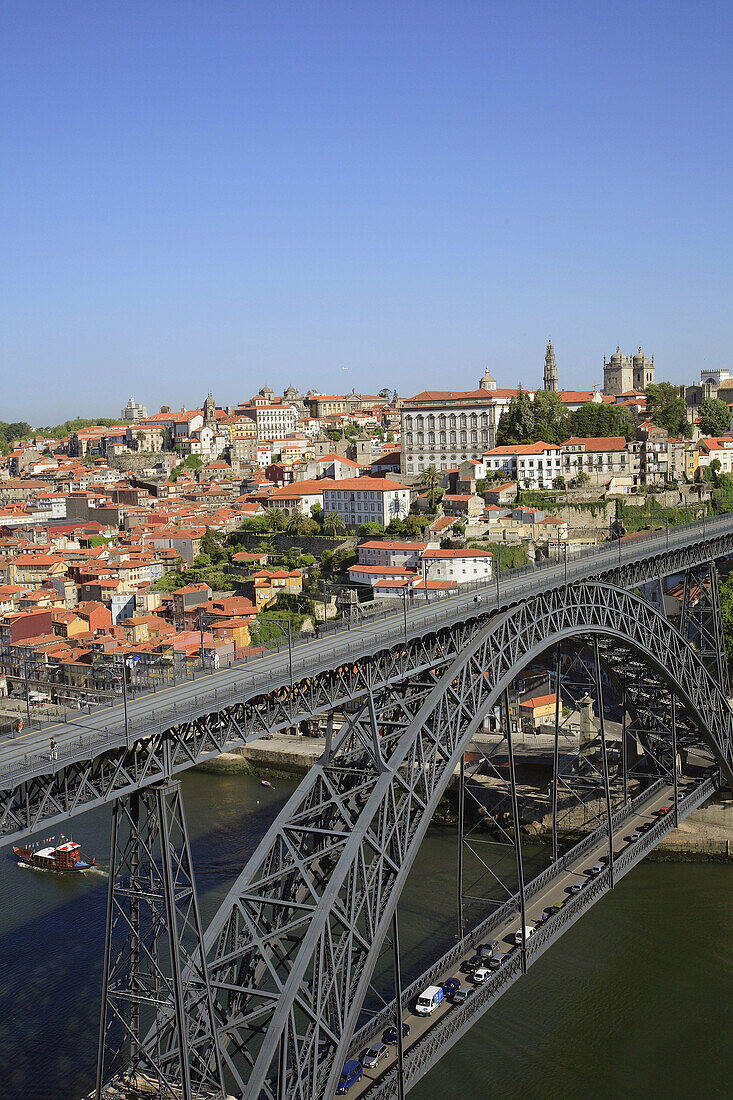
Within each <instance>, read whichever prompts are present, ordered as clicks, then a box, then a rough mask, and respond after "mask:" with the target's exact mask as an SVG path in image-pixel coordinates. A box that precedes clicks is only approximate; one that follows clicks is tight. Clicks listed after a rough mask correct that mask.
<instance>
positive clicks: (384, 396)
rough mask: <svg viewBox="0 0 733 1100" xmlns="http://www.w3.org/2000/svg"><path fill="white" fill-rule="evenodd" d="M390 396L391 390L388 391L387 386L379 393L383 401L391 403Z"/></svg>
mask: <svg viewBox="0 0 733 1100" xmlns="http://www.w3.org/2000/svg"><path fill="white" fill-rule="evenodd" d="M389 395H390V390H389V389H387V387H386V386H385V387H384V389H381V390H380V391H379V396H380V397H381V398H382V401H389Z"/></svg>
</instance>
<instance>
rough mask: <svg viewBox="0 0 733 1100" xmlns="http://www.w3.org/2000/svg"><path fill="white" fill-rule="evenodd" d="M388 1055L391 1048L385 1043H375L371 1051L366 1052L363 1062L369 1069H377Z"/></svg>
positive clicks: (363, 1055)
mask: <svg viewBox="0 0 733 1100" xmlns="http://www.w3.org/2000/svg"><path fill="white" fill-rule="evenodd" d="M388 1054H389V1047H388V1046H386V1044H385V1043H373V1044H372V1046H370V1047H369V1050H365V1051H364V1053H363V1054H362V1057H361V1060H362V1063H363V1064H364V1065H365V1066H366V1068H367V1069H376V1068H377V1066H378V1065H379V1063H380V1062H381V1061H382V1060H383V1059H384V1058H386V1057H387V1055H388Z"/></svg>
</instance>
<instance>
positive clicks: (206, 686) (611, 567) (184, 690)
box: [0, 515, 733, 844]
mask: <svg viewBox="0 0 733 1100" xmlns="http://www.w3.org/2000/svg"><path fill="white" fill-rule="evenodd" d="M732 554H733V515H726V516H720V517H718V518H717V519H711V520H705V521H701V522H700V521H698V522H696V523H692V524H687V525H684V526H680V527H676V528H672V529H671V530H666V531H665V530H662V531H659V532H655V533H654V534H651V533H650V534H648V535H646V536H641V537H639V538H635V539H633V540H631V541H629V542H628V543H626V544H624V543H621V544H619V543H618V542H615V543H609V544H607V545H605V546H603V547H601V548H599V549H595V550H593V551H589V552H586V553H584V554H582V555H578V556H575V557H571V558H569V559H568V560H567V562H564V561H560V562H550V563H548V564H547V565H541V566H536V567H535V566H527V567H523V568H522V569H519V570H512V571H511V573H510V574H508V575H506V576H504V577H503V578H502V579H500V580H499V581H498V583H497V580H496V579H494V580H492V581H490V582H487V583H486V584H484V585H482V586H481V587H480V588H474V587H472V588H471V589H470V590H469V591H466V590H463V591H462V592H460V593H459V594H458V595H455V596H449V597H445V598H442V599H439V600H435V599H433V600H429V601H426V602H424V603H422V602H421V603H417V602H416V603H415V604H413V605H412V606H408V607H406V608H403V607H402V605H401V604H400V605H398V606H397V607H396V609H395V611H393V612H392V611H389V612H386V613H384V615H383V616H381V617H380V618H378V619H369V620H365V621H363V622H362V623H360V624H358V625H355V626H351V627H350V628H347V627H345V626H342V627H341V628H340V629H337V630H334V631H330V632H328V633H327V634H326V635H325V636H321V637H320V638H318V639H315V638H314V639H312V640H309V641H307V642H306V641H301V642H300V643H299V644H297V645H294V647H293V658H292V677H293V681H294V682H296V683H297V682H298V681H299V680H302V679H305V678H313V677H317V676H318V675H319V674H320V673H323V672H325V671H328V670H333V669H334V668H338V667H339V666H341V665H343V664H344V663H345V662H348V663H349V664H350V663H351V662H357V661H358V660H359V658H360V657H363V656H366V655H368V654H370V653H374V652H376V651H377V650H379V649H384V648H385V647H387V646H389V645H391V644H394V643H396V642H397V643H398V642H399V641H400V640H401V639H402V638H403V637H405V638H406V639H408V640H411V639H417V638H420V637H422V636H423V635H425V634H426V633H429V632H430V631H431V630H435V629H436V628H437V627H441V626H448V625H450V624H451V623H452V622H458V621H460V620H465V619H470V618H474V617H475V616H477V615H479V614H485V613H486V611H487V610H488V611H491V610H494V609H498V608H502V607H506V606H509V605H511V604H513V603H517V602H520V601H522V600H525V599H528V598H531V597H532V596H535V595H537V594H538V593H540V592H542V591H545V590H548V589H552V588H557V587H559V586H562V585H563V584H564V583H566V582H567V583H568V584H572V583H574V582H578V581H582V580H586V579H588V578H592V577H600V576H603V577H605V578H606V579H608V580H611V581H612V582H615V583H619V584H625V585H626V586H634V585H638V584H641V583H643V582H644V581H645V580H649V579H654V578H657V577H660V576H662V575H664V574H665V573H666V574H670V573H672V572H676V571H678V570H680V569H683V568H685V567H686V566H691V565H694V564H697V563H698V562H703V561H708V560H710V559H711V558H717V557H721V556H727V555H732ZM477 592H479V593H480V594H481V601H482V603H481V606H477V605H476V603H475V602H474V598H475V595H476V593H477ZM290 676H291V673H290V663H289V658H288V652H287V649H286V648H284V647H283V648H281V649H280V650H279V651H277V652H274V653H270V654H268V655H265V656H262V657H260V658H257V659H255V660H250V661H248V662H245V663H239V664H237V665H233V666H232V667H230V668H228V669H223V670H220V671H218V672H215V673H212V674H211V675H209V676H201V677H198V678H196V679H195V680H193V681H191V680H185V681H183V682H181V683H178V684H175V685H171V686H170V687H168V688H164V689H162V690H159V691H156V692H155V693H152V692H148V693H146V694H144V695H139V696H136V697H135V698H131V699H130V700H129V702H128V731H127V736H126V729H125V715H124V708H123V706H122V704H121V703H120V704H117V705H115V706H111V707H108V708H106V709H103V710H98V711H95V712H92V714H91V715H89V716H86V717H79V718H78V719H75V720H73V721H69V722H60V723H57V724H55V725H51V726H44V727H42V728H41V729H32V730H27V731H25V732H24V733H23V734H21V735H19V736H16V737H11V738H7V739H6V740H5V741H3V742H2V743H1V744H0V789H2V788H5V789H6V790H9V789H13V788H16V787H17V786H18V784H20V783H22V782H24V781H26V780H31V779H33V778H35V777H41V776H48V775H49V774H50V773H55V772H59V771H61V770H63V768H64V767H66V766H67V765H70V764H73V763H79V762H86V761H92V760H96V759H99V758H100V757H104V756H105V754H106V753H108V752H109V751H110V750H114V749H117V750H119V749H120V748H123V747H124V746H125V745H126V744H127V743H128V741H127V737H129V743H130V744H132V743H133V742H135V741H144V740H145V739H146V738H153V737H155V736H156V735H158V734H160V732H161V731H165V730H166V729H169V728H172V727H173V726H176V725H180V724H181V723H184V722H189V721H193V720H195V719H196V718H200V717H202V716H205V715H206V714H208V713H213V712H215V711H220V710H222V709H223V708H225V707H227V706H228V705H231V704H233V703H237V702H242V701H247V700H249V699H254V698H256V697H258V696H262V695H263V693H267V692H272V691H274V690H276V689H278V688H282V687H287V686H288V685H289V684H290ZM303 717H307V714H305V713H304V715H303ZM283 724H284V723H283ZM259 736H262V731H260V732H258V733H256V734H253V735H252V736H251V737H243V736H241V735H238V734H236V733H231V734H230V735H228V736H227V739H226V743H225V744H222V745H221V746H220V747H217V749H216V750H211V749H209V750H208V751H206V752H203V753H200V754H199V755H196V754H195V753H191V754H190V757H189V758H188V759H186V760H185V761H183V762H178V763H177V765H176V766H175V767H174V768H173V771H175V772H177V771H180V770H182V769H183V768H184V767H190V766H193V765H194V764H196V763H199V762H201V761H202V760H204V759H207V758H210V757H212V756H215V755H217V754H218V752H220V751H225V750H231V749H234V748H237V747H239V746H241V745H242V744H243V743H244V742H245V741H247V740H253V739H254V738H255V737H259ZM51 737H53V738H54V739H55V740H56V742H57V746H58V749H57V753H58V758H57V760H56V761H51V759H50V748H49V745H50V738H51ZM148 781H149V780H148ZM89 804H90V803H89V802H88V801H87V802H84V804H83V805H79V807H78V808H77V809H76V810H75V811H74V812H80V811H81V810H83V809H86V808H88V806H89ZM68 816H69V812H68V810H67V811H66V812H65V814H64V815H61V817H68ZM52 820H55V819H52ZM38 827H43V828H46V827H47V826H46V825H42V824H39V826H38ZM2 832H3V835H2V836H0V844H2V843H7V842H8V839H9V837H8V835H7V831H6V830H5V829H4V828H3V830H2ZM23 832H24V833H27V832H28V829H27V828H26V829H24V830H23ZM14 835H16V836H17V835H19V834H18V832H17V831H16V832H15V834H14Z"/></svg>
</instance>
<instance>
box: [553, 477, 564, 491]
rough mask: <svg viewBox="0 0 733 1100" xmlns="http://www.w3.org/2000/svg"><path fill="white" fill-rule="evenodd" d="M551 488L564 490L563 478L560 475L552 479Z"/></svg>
mask: <svg viewBox="0 0 733 1100" xmlns="http://www.w3.org/2000/svg"><path fill="white" fill-rule="evenodd" d="M552 488H553V489H564V488H565V478H564V477H562V475H560V477H555V478H553V479H552Z"/></svg>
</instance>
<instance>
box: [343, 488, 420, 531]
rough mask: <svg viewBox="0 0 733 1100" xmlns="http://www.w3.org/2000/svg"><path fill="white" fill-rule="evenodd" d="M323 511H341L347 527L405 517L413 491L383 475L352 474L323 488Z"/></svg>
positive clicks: (385, 523) (385, 522)
mask: <svg viewBox="0 0 733 1100" xmlns="http://www.w3.org/2000/svg"><path fill="white" fill-rule="evenodd" d="M323 511H324V512H338V514H339V515H340V516H342V517H343V519H344V521H345V522H346V525H347V527H358V526H359V524H360V523H381V524H383V525H384V526H385V527H386V525H387V524H388V523H389V521H390V520H392V519H402V518H403V517H404V516H406V515H407V513H408V512H409V511H410V490H409V489H408V487H407V486H406V485H400V483H399V482H397V481H388V480H387V479H386V478H383V477H350V478H344V480H343V481H337V482H330V483H329V484H328V487H327V488H324V490H323Z"/></svg>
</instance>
